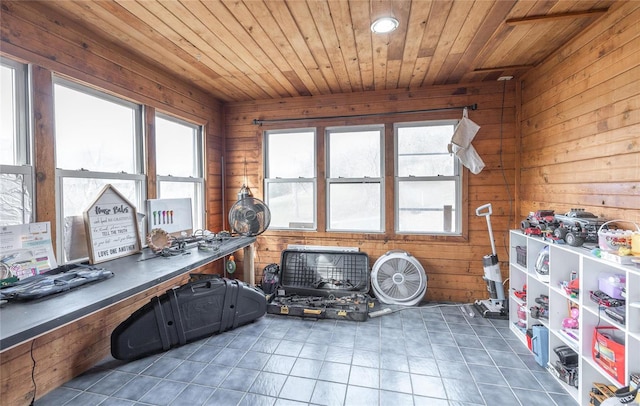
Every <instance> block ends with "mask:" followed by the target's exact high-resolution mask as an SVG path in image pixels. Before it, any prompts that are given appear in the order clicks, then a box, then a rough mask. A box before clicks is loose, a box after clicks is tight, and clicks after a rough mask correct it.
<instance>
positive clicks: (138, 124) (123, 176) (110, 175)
mask: <svg viewBox="0 0 640 406" xmlns="http://www.w3.org/2000/svg"><path fill="white" fill-rule="evenodd" d="M55 85H61V86H64V87H68V88H71V89H74V90H76V91H79V92H82V93H86V94H89V95H91V96H94V97H98V98H101V99H103V100H107V101H110V102H113V103H117V104H120V105H122V106H127V107H129V108H131V109H133V110H134V111H137V114H135V120H134V126H135V134H136V135H135V140H134V142H135V146H136V153H135V156H134V169H135V171H136V172H137V173H126V172H100V171H91V170H87V169H83V168H76V169H60V168H56V182H55V185H56V186H55V187H56V190H55V193H56V223H57V227H56V241H57V243H56V256H57V258H58V263H59V264H66V263H77V262H82V261H85V260H86V259H87V258H77V259H73V260H69V261H67V260H66V259H65V255H64V210H63V205H64V196H63V182H64V179H70V178H84V179H91V178H95V179H106V180H109V179H114V180H132V181H135V182H136V183H137V184H138V187H139V189H138V196H137V198H138V201H136V202H131V203H132V204H134V205H135V206H136V210H137V211H138V212H143V213H144V211H145V207H144V203H145V200H146V198H147V183H146V175H145V165H144V153H145V151H144V132H143V129H142V121H143V113H144V109H143V106H142V105H140V104H137V103H133V102H130V101H128V100H125V99H122V98H120V97H117V96H113V95H110V94H108V93H105V92H102V91H99V90H96V89H93V88H90V87H87V86H84V85H82V84H79V83H76V82H73V81H70V80H66V79H63V78H61V77H58V76H55V75H54V77H53V86H54V92H55ZM55 108H56V106H55V97H54V109H55ZM54 131H55V128H54ZM54 145H55V144H54ZM57 165H58V163H57V161H56V166H57ZM96 197H97V196H96ZM144 224H145V222H144V221H143V228H141V229H140V234H141V236H142V235H143V231H142V230H144Z"/></svg>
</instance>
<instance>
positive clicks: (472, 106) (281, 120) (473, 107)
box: [253, 103, 478, 125]
mask: <svg viewBox="0 0 640 406" xmlns="http://www.w3.org/2000/svg"><path fill="white" fill-rule="evenodd" d="M467 108H468V109H470V110H477V109H478V105H477V104H476V103H474V104H470V105H468V106H457V107H442V108H439V109H426V110H406V111H393V112H386V113H370V114H355V115H352V116H323V117H296V118H279V119H274V120H259V119H257V118H255V119H253V125H262V124H269V123H286V122H292V121H307V120H331V119H343V118H362V117H381V116H394V115H397V114H415V113H431V112H435V111H447V110H463V109H467Z"/></svg>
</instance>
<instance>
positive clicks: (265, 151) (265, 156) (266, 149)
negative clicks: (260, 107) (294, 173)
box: [263, 127, 318, 231]
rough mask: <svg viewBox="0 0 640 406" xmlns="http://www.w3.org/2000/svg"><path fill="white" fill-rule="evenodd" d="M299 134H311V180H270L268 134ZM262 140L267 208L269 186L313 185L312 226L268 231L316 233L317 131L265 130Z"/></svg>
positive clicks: (309, 129)
mask: <svg viewBox="0 0 640 406" xmlns="http://www.w3.org/2000/svg"><path fill="white" fill-rule="evenodd" d="M294 132H295V133H299V132H312V133H313V163H312V165H313V166H312V167H313V178H303V177H297V178H280V177H276V178H270V177H269V176H270V174H269V162H268V157H269V142H268V137H269V135H270V134H290V133H294ZM263 140H264V143H263V144H264V148H263V162H264V199H265V204H266V205H267V207H268V206H269V196H268V193H267V191H268V190H269V185H270V184H272V183H312V184H313V191H312V193H313V224H311V226H310V227H306V226H302V225H300V226H299V227H277V226H274V225H273V224H272V225H270V226H269V230H300V231H317V230H318V165H317V162H316V160H317V158H316V157H317V155H318V151H317V140H318V129H317V128H315V127H309V128H290V129H285V130H267V131H264V133H263Z"/></svg>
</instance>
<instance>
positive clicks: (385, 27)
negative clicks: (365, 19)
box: [371, 17, 400, 34]
mask: <svg viewBox="0 0 640 406" xmlns="http://www.w3.org/2000/svg"><path fill="white" fill-rule="evenodd" d="M399 24H400V23H399V22H398V20H396V19H395V18H393V17H380V18H378V19H377V20H376V21H374V22H373V24H371V31H373V32H374V33H376V34H387V33H389V32H391V31H393V30H395V29H396V28H398V25H399Z"/></svg>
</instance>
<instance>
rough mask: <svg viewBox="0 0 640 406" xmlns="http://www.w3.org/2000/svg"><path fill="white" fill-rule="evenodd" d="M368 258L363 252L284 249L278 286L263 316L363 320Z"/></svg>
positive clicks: (366, 308) (368, 301) (366, 306)
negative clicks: (278, 315) (266, 314)
mask: <svg viewBox="0 0 640 406" xmlns="http://www.w3.org/2000/svg"><path fill="white" fill-rule="evenodd" d="M369 278H370V272H369V257H368V256H367V254H366V253H363V252H343V251H324V250H284V251H283V252H282V255H281V259H280V285H281V288H280V289H278V291H277V292H276V294H274V295H273V296H271V297H270V298H269V303H268V305H267V313H270V314H280V315H289V316H298V317H310V318H316V319H338V320H352V321H365V320H367V315H368V314H369V306H370V305H372V302H371V297H370V296H369V295H368V292H369Z"/></svg>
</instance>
